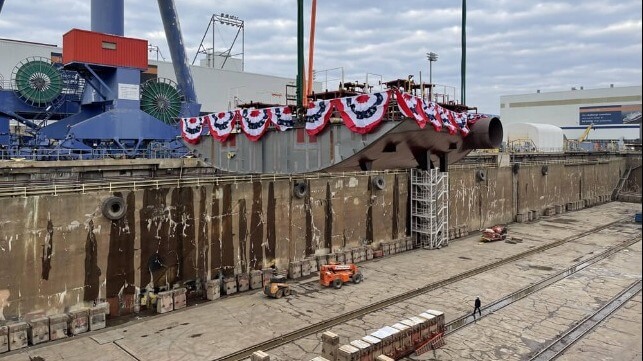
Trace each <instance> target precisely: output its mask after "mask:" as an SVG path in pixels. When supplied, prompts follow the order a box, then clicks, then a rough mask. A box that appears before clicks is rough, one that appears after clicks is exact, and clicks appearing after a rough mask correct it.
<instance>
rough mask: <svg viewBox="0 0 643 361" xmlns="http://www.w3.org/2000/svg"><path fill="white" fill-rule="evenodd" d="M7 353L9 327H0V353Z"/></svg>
mask: <svg viewBox="0 0 643 361" xmlns="http://www.w3.org/2000/svg"><path fill="white" fill-rule="evenodd" d="M7 351H9V327H7V326H2V325H0V353H4V352H7Z"/></svg>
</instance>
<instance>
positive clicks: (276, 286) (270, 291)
mask: <svg viewBox="0 0 643 361" xmlns="http://www.w3.org/2000/svg"><path fill="white" fill-rule="evenodd" d="M263 293H264V294H265V295H266V296H268V297H272V298H281V297H283V296H286V297H288V296H290V293H291V291H290V285H289V284H287V283H286V276H284V275H276V276H272V277H270V282H269V283H268V284H267V285H265V286H264V287H263Z"/></svg>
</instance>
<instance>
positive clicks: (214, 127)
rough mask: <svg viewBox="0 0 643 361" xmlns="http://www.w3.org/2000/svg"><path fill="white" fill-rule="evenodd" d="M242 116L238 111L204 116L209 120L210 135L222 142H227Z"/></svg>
mask: <svg viewBox="0 0 643 361" xmlns="http://www.w3.org/2000/svg"><path fill="white" fill-rule="evenodd" d="M239 117H240V115H239V112H238V111H228V112H221V113H217V114H216V115H214V114H208V115H206V116H204V118H206V119H207V120H208V125H209V127H210V135H212V137H213V138H214V139H216V140H218V141H220V142H225V141H226V139H228V136H230V134H231V133H232V131H233V130H234V127H235V125H236V124H237V120H238V119H239Z"/></svg>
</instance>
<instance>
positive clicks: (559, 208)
mask: <svg viewBox="0 0 643 361" xmlns="http://www.w3.org/2000/svg"><path fill="white" fill-rule="evenodd" d="M554 212H555V213H556V214H561V213H563V206H562V205H560V204H557V205H555V206H554Z"/></svg>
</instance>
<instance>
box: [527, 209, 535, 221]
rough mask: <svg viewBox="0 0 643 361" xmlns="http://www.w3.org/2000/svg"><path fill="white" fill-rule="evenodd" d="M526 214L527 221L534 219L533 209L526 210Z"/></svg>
mask: <svg viewBox="0 0 643 361" xmlns="http://www.w3.org/2000/svg"><path fill="white" fill-rule="evenodd" d="M527 214H528V216H527V220H528V221H529V222H531V221H533V220H534V211H528V213H527Z"/></svg>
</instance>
